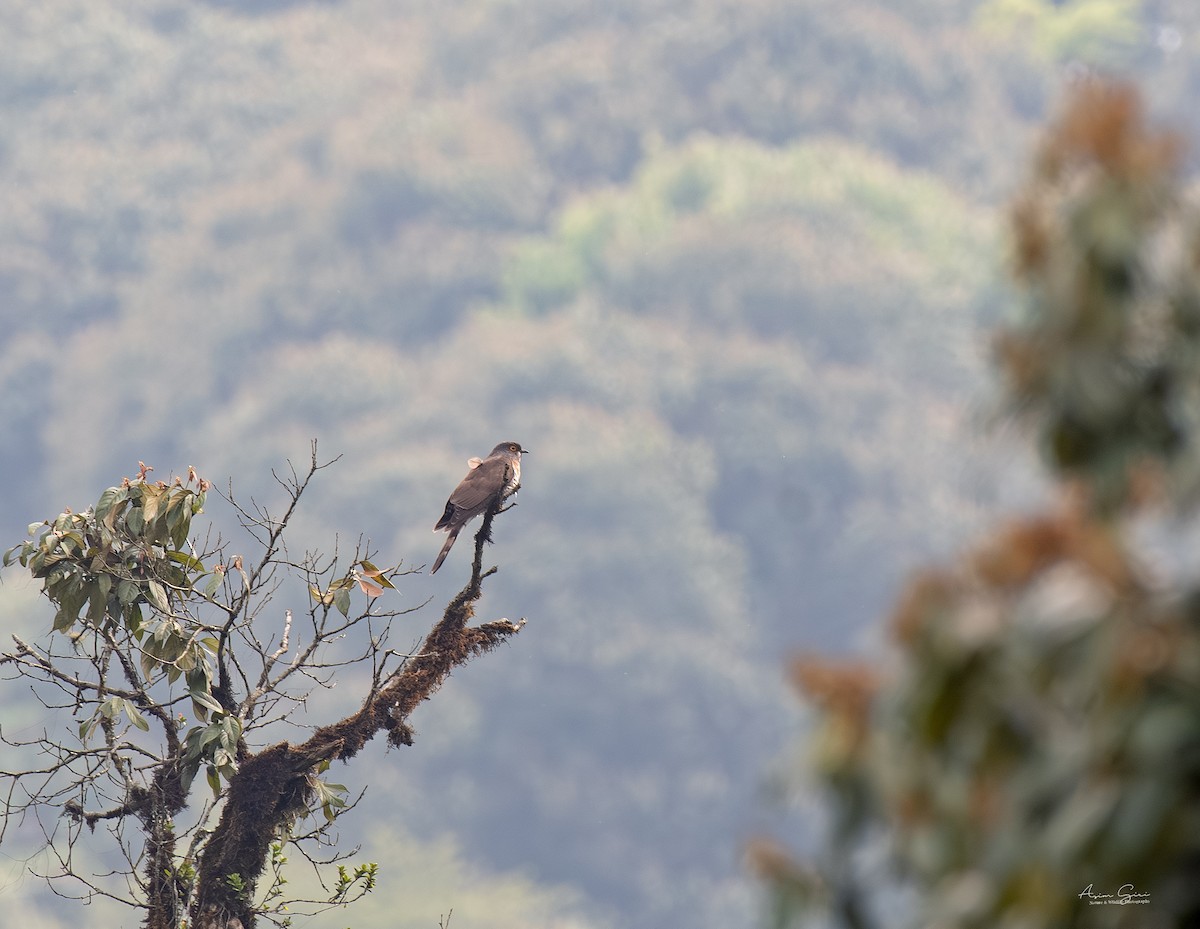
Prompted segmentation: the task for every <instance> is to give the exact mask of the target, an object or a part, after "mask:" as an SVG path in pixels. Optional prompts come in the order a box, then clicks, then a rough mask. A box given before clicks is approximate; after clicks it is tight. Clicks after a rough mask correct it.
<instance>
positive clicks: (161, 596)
mask: <svg viewBox="0 0 1200 929" xmlns="http://www.w3.org/2000/svg"><path fill="white" fill-rule="evenodd" d="M146 599H147V600H149V601H150V605H151V606H153V607H154V608H155V609H156V610H158V611H159V612H160V613H170V612H171V605H170V603H168V602H167V592H166V590H164V589H163V585H162V584H160V583H159V582H158V581H156V580H149V581H147V582H146Z"/></svg>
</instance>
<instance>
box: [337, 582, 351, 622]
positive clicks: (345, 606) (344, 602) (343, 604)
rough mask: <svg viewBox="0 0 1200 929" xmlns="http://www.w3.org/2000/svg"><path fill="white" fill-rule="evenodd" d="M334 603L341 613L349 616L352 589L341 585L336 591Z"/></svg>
mask: <svg viewBox="0 0 1200 929" xmlns="http://www.w3.org/2000/svg"><path fill="white" fill-rule="evenodd" d="M333 605H334V606H335V607H337V610H338V612H339V613H341V614H342V615H343V616H345V617H347V618H349V616H350V591H348V590H347V589H346V588H345V587H341V588H339V589H338V590H336V591H334V594H333Z"/></svg>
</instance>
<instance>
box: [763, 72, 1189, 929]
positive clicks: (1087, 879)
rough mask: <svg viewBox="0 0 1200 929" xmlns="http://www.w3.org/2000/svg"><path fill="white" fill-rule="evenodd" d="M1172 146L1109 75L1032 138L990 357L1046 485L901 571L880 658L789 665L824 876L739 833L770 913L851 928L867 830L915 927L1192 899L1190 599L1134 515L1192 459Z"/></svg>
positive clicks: (1050, 921) (1181, 223)
mask: <svg viewBox="0 0 1200 929" xmlns="http://www.w3.org/2000/svg"><path fill="white" fill-rule="evenodd" d="M1177 153H1178V146H1177V144H1176V143H1175V141H1174V139H1173V138H1171V137H1170V136H1166V135H1162V134H1156V133H1154V132H1152V131H1150V130H1149V129H1147V127H1146V126H1145V124H1144V119H1143V116H1142V112H1141V109H1140V105H1139V101H1138V98H1137V96H1136V95H1135V94H1134V93H1133V92H1132V91H1131V90H1130V89H1128V88H1127V87H1121V86H1110V85H1092V84H1089V85H1086V86H1085V87H1084V88H1083V89H1082V90H1080V91H1078V92H1077V93H1076V95H1075V98H1074V99H1073V100H1072V102H1071V104H1070V105H1069V106H1068V108H1067V109H1066V112H1065V114H1064V115H1063V116H1062V118H1061V119H1060V120H1059V121H1058V122H1057V124H1056V125H1055V126H1054V128H1053V129H1052V130H1051V131H1050V133H1049V134H1048V136H1047V139H1046V141H1045V143H1044V145H1043V146H1042V148H1041V150H1040V151H1039V154H1038V157H1037V159H1036V160H1035V165H1034V172H1033V176H1032V178H1031V180H1030V183H1029V185H1028V187H1027V188H1026V190H1025V191H1024V192H1023V194H1022V196H1021V197H1020V198H1019V199H1018V202H1017V206H1016V208H1015V210H1014V241H1015V256H1016V268H1017V271H1018V274H1019V275H1020V277H1021V279H1022V280H1023V282H1024V283H1025V284H1026V286H1027V290H1028V293H1029V295H1030V299H1029V302H1028V313H1027V319H1026V320H1025V321H1024V322H1023V323H1021V324H1020V325H1018V326H1017V327H1015V328H1012V329H1009V330H1007V331H1006V332H1005V333H1004V335H1003V338H1002V340H1001V342H1000V346H1001V351H1000V358H1001V362H1002V370H1003V373H1004V374H1005V376H1006V379H1007V383H1008V387H1009V391H1010V397H1011V398H1012V401H1013V404H1014V406H1015V408H1016V409H1017V410H1018V411H1019V412H1020V413H1021V414H1022V415H1023V416H1024V417H1025V419H1026V421H1027V422H1028V423H1029V424H1030V425H1031V426H1032V428H1033V429H1034V431H1035V432H1036V433H1037V434H1038V435H1039V436H1040V437H1042V438H1043V443H1042V444H1043V448H1044V450H1045V452H1046V459H1047V462H1048V464H1049V466H1050V468H1051V469H1052V471H1053V472H1054V474H1055V475H1056V476H1057V477H1058V479H1059V480H1060V481H1061V482H1062V484H1063V494H1062V499H1061V501H1060V502H1059V504H1058V506H1057V507H1056V508H1055V509H1053V510H1052V511H1051V512H1049V513H1047V514H1045V515H1041V516H1034V517H1027V518H1024V519H1019V520H1014V521H1013V522H1011V523H1010V524H1009V525H1006V526H1004V527H1002V528H1001V529H999V530H998V531H996V532H995V533H993V534H992V535H991V537H989V538H988V539H987V540H985V541H984V542H983V543H982V544H980V545H978V546H976V547H974V548H973V549H972V550H970V551H968V552H967V553H966V554H965V555H964V556H963V557H962V559H961V560H960V561H959V562H958V563H956V564H954V565H952V566H950V567H948V568H939V569H931V570H928V571H925V572H923V573H921V574H919V575H918V576H917V577H916V578H915V579H914V580H913V582H912V583H911V585H910V587H909V589H908V592H907V593H906V595H905V596H904V597H903V598H902V599H901V601H900V603H899V604H898V606H897V608H896V611H895V613H894V615H893V617H892V621H891V629H892V632H893V635H894V637H895V640H896V643H897V647H898V652H899V654H898V664H897V667H896V669H895V672H894V673H892V674H885V673H883V672H881V671H879V670H876V669H873V668H870V667H869V666H863V665H857V666H838V665H835V664H831V663H828V662H825V661H822V660H819V659H815V658H808V659H804V660H801V661H799V662H798V663H797V664H796V666H795V668H794V677H795V680H796V683H797V685H798V686H799V687H800V689H801V690H802V691H803V692H804V693H805V694H806V695H807V696H808V697H809V698H810V699H811V700H812V701H813V702H814V703H815V704H816V705H817V707H818V708H819V717H820V719H819V723H818V727H817V732H816V734H815V736H814V741H813V743H812V747H813V760H814V762H815V766H816V770H817V772H818V773H819V775H820V777H821V780H822V782H823V783H824V785H825V787H826V789H827V792H828V796H829V798H830V801H831V805H832V811H833V833H832V837H831V844H832V848H831V854H830V858H829V862H830V868H829V871H828V873H827V874H826V875H825V878H824V880H822V879H821V878H820V877H818V876H817V875H816V874H814V873H813V872H811V871H807V870H805V869H804V868H802V867H801V866H798V865H796V864H794V863H793V862H791V861H790V860H789V859H788V858H787V857H786V856H783V855H780V854H779V853H778V852H777V851H776V850H775V849H774V848H773V847H772V846H767V845H764V846H760V847H758V848H756V849H755V852H754V856H755V859H756V861H757V863H758V865H759V867H760V868H761V869H762V870H763V871H764V872H766V873H768V874H770V875H771V876H772V878H773V879H774V880H775V886H776V888H777V891H778V893H779V897H778V903H779V910H778V915H779V917H780V919H779V921H780V922H781V923H784V922H788V921H790V920H791V919H792V918H794V917H795V916H796V915H797V912H798V911H797V909H796V908H797V907H798V906H800V905H804V906H807V907H811V906H813V905H814V904H816V903H818V902H823V903H824V904H825V905H826V906H827V907H829V908H830V909H831V910H832V912H833V913H834V914H835V915H836V916H837V918H838V919H839V920H840V922H841V923H842V924H844V925H848V926H855V927H859V926H864V925H873V924H875V922H876V919H875V916H874V915H873V914H872V912H871V909H870V906H869V905H867V904H866V903H864V901H865V900H867V899H869V898H868V895H867V894H865V893H864V888H865V887H867V886H868V884H869V883H870V884H874V885H875V886H878V881H879V880H881V879H886V877H883V876H881V875H880V874H878V873H877V874H874V875H867V874H864V872H863V870H862V868H861V866H859V865H856V864H855V863H854V862H853V861H852V859H851V856H850V854H849V849H851V848H853V847H854V845H855V844H856V843H857V842H860V841H862V840H863V839H864V838H866V837H869V836H872V835H876V834H878V833H880V832H882V833H883V834H884V835H885V836H886V841H887V843H888V848H889V852H890V855H891V856H892V859H891V864H892V865H893V866H894V872H892V879H893V880H900V881H903V882H905V883H907V884H908V885H910V886H911V887H913V888H914V889H915V890H916V891H917V899H918V905H917V912H916V914H915V916H914V924H917V925H938V926H963V927H968V926H980V927H982V926H995V925H1001V924H1017V923H1019V924H1021V925H1025V926H1035V927H1037V926H1045V927H1048V929H1049V927H1061V926H1122V927H1124V926H1134V925H1144V924H1145V919H1146V916H1145V912H1146V911H1147V910H1149V911H1151V912H1153V913H1154V914H1155V916H1154V918H1155V919H1156V920H1159V921H1160V922H1161V924H1162V925H1172V926H1188V925H1193V924H1194V923H1195V921H1196V919H1197V918H1198V915H1200V895H1198V894H1197V890H1196V885H1195V883H1194V881H1193V880H1192V877H1193V873H1194V867H1195V862H1196V860H1197V856H1200V846H1198V845H1197V838H1196V837H1197V835H1200V819H1198V818H1197V810H1200V797H1198V796H1197V793H1196V785H1197V783H1200V741H1198V739H1197V728H1196V726H1195V720H1196V718H1197V713H1200V700H1198V698H1197V694H1198V693H1200V688H1197V681H1198V680H1200V634H1198V630H1200V623H1198V622H1197V614H1196V603H1197V602H1198V596H1200V595H1198V593H1197V590H1196V586H1195V585H1196V578H1195V574H1194V569H1193V567H1192V566H1191V565H1190V564H1184V565H1182V566H1181V570H1182V575H1183V576H1182V577H1181V578H1180V579H1179V581H1178V585H1177V586H1176V587H1174V588H1173V589H1172V588H1167V589H1164V588H1163V587H1162V586H1161V585H1159V584H1155V583H1154V582H1153V581H1152V580H1151V577H1150V575H1149V572H1148V571H1147V570H1146V568H1145V567H1144V564H1145V560H1146V556H1147V555H1148V554H1149V553H1143V552H1139V550H1138V549H1139V546H1138V544H1137V539H1138V537H1137V534H1136V533H1135V532H1134V531H1133V530H1134V528H1135V526H1136V525H1137V523H1138V521H1144V520H1147V519H1149V518H1151V516H1152V515H1153V514H1154V513H1155V512H1156V511H1157V512H1159V513H1165V514H1170V515H1190V514H1191V512H1192V511H1193V506H1194V500H1195V489H1194V488H1195V484H1194V475H1195V469H1196V467H1197V462H1198V460H1200V446H1197V444H1196V440H1197V438H1198V437H1200V430H1198V429H1197V426H1196V424H1195V421H1194V420H1193V418H1192V416H1191V415H1190V414H1188V413H1186V412H1185V410H1186V409H1193V410H1194V408H1195V406H1194V403H1195V398H1194V397H1192V396H1191V391H1192V390H1194V385H1195V384H1196V383H1200V380H1198V379H1197V377H1196V375H1197V373H1198V372H1197V371H1196V369H1195V367H1194V366H1195V364H1196V361H1195V359H1196V357H1197V352H1196V348H1197V347H1198V345H1200V342H1197V339H1198V338H1200V335H1198V331H1197V327H1195V325H1194V324H1193V323H1192V317H1193V316H1194V307H1195V305H1196V301H1195V296H1194V295H1195V294H1196V292H1197V291H1196V288H1197V287H1198V286H1200V276H1198V275H1197V271H1196V265H1195V261H1194V256H1195V254H1196V240H1195V238H1194V237H1195V231H1196V229H1197V228H1200V226H1198V225H1197V222H1198V220H1200V210H1198V209H1197V207H1196V205H1195V204H1194V203H1192V202H1191V201H1186V200H1183V199H1182V198H1181V197H1180V195H1179V192H1178V188H1177V186H1176V185H1177V181H1176V178H1175V175H1174V167H1175V164H1176V159H1177ZM1080 435H1083V436H1086V441H1080V439H1079V436H1080ZM881 870H882V869H881ZM889 870H890V869H889ZM1123 898H1127V899H1125V900H1124V901H1123ZM1114 902H1115V903H1121V902H1127V903H1133V904H1142V906H1104V905H1103V904H1105V903H1114ZM1093 905H1100V909H1094V908H1093ZM888 924H889V925H894V924H895V920H894V919H891V920H889V922H888Z"/></svg>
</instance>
